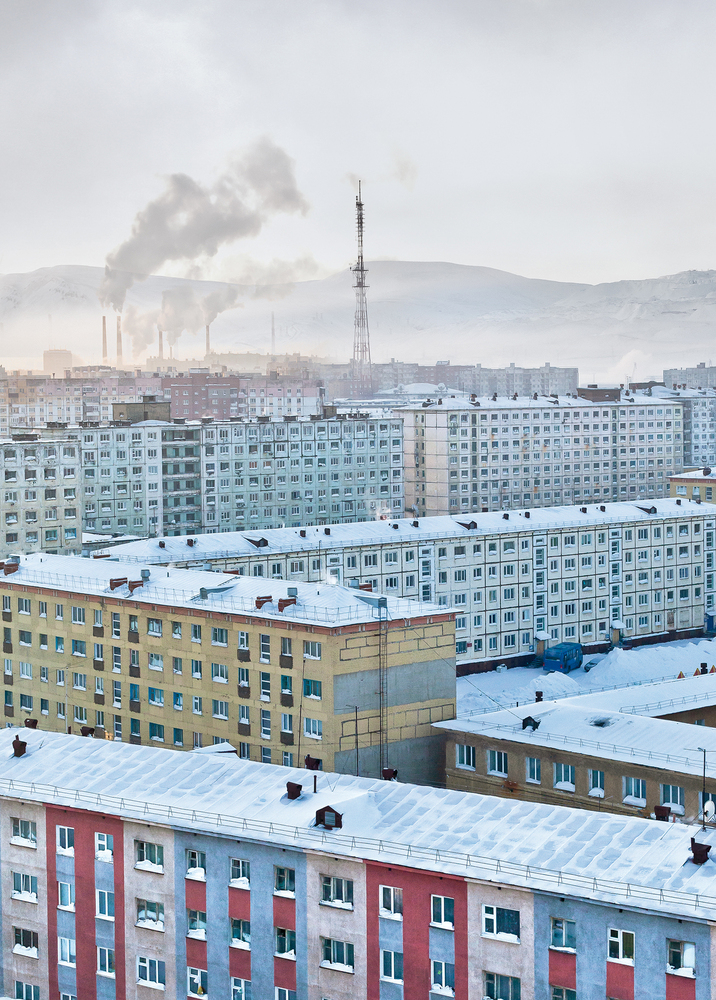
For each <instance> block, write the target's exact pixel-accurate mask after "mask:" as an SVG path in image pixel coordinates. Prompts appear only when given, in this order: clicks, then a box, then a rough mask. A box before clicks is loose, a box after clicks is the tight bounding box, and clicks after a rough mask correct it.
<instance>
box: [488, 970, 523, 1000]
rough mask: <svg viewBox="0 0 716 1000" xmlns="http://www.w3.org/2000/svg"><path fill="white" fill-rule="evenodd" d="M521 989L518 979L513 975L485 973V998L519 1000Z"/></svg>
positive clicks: (491, 999) (490, 999)
mask: <svg viewBox="0 0 716 1000" xmlns="http://www.w3.org/2000/svg"><path fill="white" fill-rule="evenodd" d="M521 996H522V990H521V983H520V980H519V979H515V977H514V976H500V975H498V974H497V973H496V972H486V973H485V997H486V998H487V1000H521Z"/></svg>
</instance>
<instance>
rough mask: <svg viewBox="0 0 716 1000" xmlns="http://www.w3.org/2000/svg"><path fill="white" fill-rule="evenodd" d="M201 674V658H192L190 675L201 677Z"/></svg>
mask: <svg viewBox="0 0 716 1000" xmlns="http://www.w3.org/2000/svg"><path fill="white" fill-rule="evenodd" d="M201 674H202V669H201V660H192V661H191V676H192V677H201Z"/></svg>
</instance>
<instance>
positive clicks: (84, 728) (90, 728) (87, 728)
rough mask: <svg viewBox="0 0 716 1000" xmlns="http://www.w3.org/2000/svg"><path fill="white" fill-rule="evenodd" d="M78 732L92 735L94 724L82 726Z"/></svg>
mask: <svg viewBox="0 0 716 1000" xmlns="http://www.w3.org/2000/svg"><path fill="white" fill-rule="evenodd" d="M80 733H81V734H82V735H83V736H94V726H82V728H81V729H80Z"/></svg>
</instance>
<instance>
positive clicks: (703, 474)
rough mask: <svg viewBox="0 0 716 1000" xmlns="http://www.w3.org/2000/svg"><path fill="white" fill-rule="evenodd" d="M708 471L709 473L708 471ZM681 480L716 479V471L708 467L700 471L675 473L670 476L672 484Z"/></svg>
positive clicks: (703, 467)
mask: <svg viewBox="0 0 716 1000" xmlns="http://www.w3.org/2000/svg"><path fill="white" fill-rule="evenodd" d="M707 469H708V472H707V471H706V470H707ZM681 479H716V469H712V468H710V467H709V466H708V465H706V466H702V467H701V468H700V469H693V470H692V471H691V472H674V473H672V474H671V475H670V476H669V481H670V482H676V481H680V480H681Z"/></svg>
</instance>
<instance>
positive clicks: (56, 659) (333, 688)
mask: <svg viewBox="0 0 716 1000" xmlns="http://www.w3.org/2000/svg"><path fill="white" fill-rule="evenodd" d="M0 580H1V581H2V582H1V583H0V591H1V593H2V600H3V630H4V631H3V652H4V657H5V661H4V662H5V666H4V687H5V706H4V713H5V719H6V722H12V721H15V722H19V723H20V724H22V720H23V719H25V718H36V719H39V720H40V724H41V726H42V728H45V729H52V730H55V731H57V730H61V731H65V730H67V729H70V728H71V729H72V730H73V731H75V732H77V731H79V730H80V729H81V727H83V726H86V727H90V728H92V729H93V730H95V733H96V735H101V736H106V737H107V738H110V739H112V738H113V739H116V740H125V741H131V742H133V743H149V744H155V745H156V744H160V745H161V744H164V745H165V746H169V747H174V748H176V749H182V750H186V749H191V748H192V747H196V746H206V745H211V744H212V742H213V743H220V742H221V741H224V740H230V741H232V742H234V743H237V744H238V748H239V751H240V754H241V756H242V757H245V758H250V759H252V760H261V761H263V762H264V763H274V764H276V763H282V762H283V763H287V764H289V765H290V766H293V765H294V764H296V763H298V762H299V761H301V762H302V761H303V759H304V757H305V755H306V754H308V755H310V756H312V757H314V758H315V759H316V760H317V761H319V762H320V765H321V766H322V767H324V769H325V770H347V771H352V770H354V769H355V768H356V766H357V767H358V768H359V769H360V771H361V773H363V774H365V773H373V774H377V773H379V770H380V766H381V764H380V758H381V755H383V756H385V757H386V758H387V761H388V762H389V764H390V766H391V767H396V768H399V769H400V770H401V773H402V772H405V774H404V777H407V776H409V777H410V780H415V781H431V780H438V778H439V776H440V772H441V768H442V749H441V739H440V737H439V736H437V737H436V736H435V733H434V732H433V730H432V729H431V728H430V727H431V724H432V723H433V722H438V721H441V720H443V719H449V718H453V716H454V714H455V660H454V650H455V632H454V614H453V613H452V612H450V611H448V609H447V608H438V607H436V606H434V605H430V604H419V603H417V602H414V601H404V600H397V599H394V598H388V599H383V600H384V601H385V603H384V605H382V606H381V603H380V601H379V600H378V599H377V598H376V597H374V596H372V595H368V594H365V593H363V592H359V591H355V590H348V589H346V588H343V587H337V586H334V587H328V586H327V585H326V586H324V585H310V584H297V585H296V586H293V587H290V586H287V584H286V583H285V582H283V583H282V582H281V581H275V580H272V581H266V580H261V579H254V578H240V577H236V576H231V575H225V574H216V573H207V572H196V571H189V570H182V569H177V570H168V571H165V570H163V569H162V570H157V569H156V568H154V569H149V568H143V569H137V568H136V567H133V568H132V569H131V570H130V569H128V567H123V566H119V565H118V564H117V563H115V562H110V561H107V560H104V559H99V560H97V559H93V560H78V559H73V558H68V557H64V556H51V555H41V554H38V555H32V556H27V557H24V556H23V557H22V558H21V559H20V562H19V563H12V564H9V565H8V564H6V566H5V575H3V576H2V577H0ZM381 618H382V622H383V624H381ZM381 692H382V693H381ZM381 747H383V748H384V749H382V750H381ZM317 766H318V765H317ZM383 766H388V763H384V765H383Z"/></svg>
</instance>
